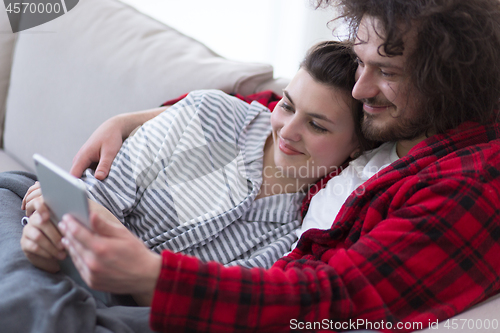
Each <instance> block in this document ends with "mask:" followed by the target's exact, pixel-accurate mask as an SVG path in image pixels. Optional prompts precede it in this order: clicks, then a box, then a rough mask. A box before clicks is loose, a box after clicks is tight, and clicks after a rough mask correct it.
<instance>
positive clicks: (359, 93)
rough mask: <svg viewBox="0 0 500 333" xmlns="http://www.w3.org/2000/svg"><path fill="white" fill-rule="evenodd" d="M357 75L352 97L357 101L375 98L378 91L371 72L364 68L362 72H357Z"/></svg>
mask: <svg viewBox="0 0 500 333" xmlns="http://www.w3.org/2000/svg"><path fill="white" fill-rule="evenodd" d="M357 74H358V75H356V76H357V77H358V80H357V81H356V84H355V85H354V87H353V88H352V97H354V98H355V99H357V100H363V99H369V98H373V97H376V96H377V95H378V94H379V92H380V90H379V88H378V85H377V80H376V79H375V77H374V74H373V72H372V71H371V70H367V69H366V68H365V69H364V70H363V71H362V72H358V73H357Z"/></svg>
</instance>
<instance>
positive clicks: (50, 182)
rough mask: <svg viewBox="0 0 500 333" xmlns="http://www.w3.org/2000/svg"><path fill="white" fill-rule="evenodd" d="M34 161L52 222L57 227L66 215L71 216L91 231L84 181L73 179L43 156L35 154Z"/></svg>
mask: <svg viewBox="0 0 500 333" xmlns="http://www.w3.org/2000/svg"><path fill="white" fill-rule="evenodd" d="M33 159H34V161H35V168H36V174H37V177H38V181H39V182H40V186H41V188H42V195H43V198H44V201H45V204H46V205H47V207H48V208H49V210H50V212H51V220H52V222H53V223H54V224H56V226H57V223H58V222H59V221H61V220H62V217H63V215H64V214H70V215H71V216H73V217H74V218H75V219H76V220H78V221H79V222H80V223H81V224H83V225H84V226H86V227H87V228H89V229H91V228H90V217H89V203H88V198H87V190H86V187H85V184H84V183H83V181H82V180H81V179H78V178H76V177H73V176H72V175H70V174H69V173H68V172H66V171H64V170H63V169H62V168H60V167H58V166H57V165H55V164H54V163H52V162H50V161H49V160H47V159H46V158H44V157H43V156H41V155H38V154H35V155H33Z"/></svg>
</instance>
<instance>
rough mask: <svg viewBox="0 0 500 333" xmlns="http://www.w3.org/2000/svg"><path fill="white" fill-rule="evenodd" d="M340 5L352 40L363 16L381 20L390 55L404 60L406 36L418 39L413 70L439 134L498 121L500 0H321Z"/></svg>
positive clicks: (429, 121)
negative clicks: (468, 124) (470, 124)
mask: <svg viewBox="0 0 500 333" xmlns="http://www.w3.org/2000/svg"><path fill="white" fill-rule="evenodd" d="M313 2H314V3H315V4H316V6H318V7H325V6H332V5H333V6H338V8H339V9H340V16H339V18H345V19H346V20H347V22H348V24H349V32H350V39H351V41H354V40H355V37H356V33H357V30H358V27H359V24H360V22H361V19H362V18H363V16H365V15H367V16H371V17H374V18H376V19H378V21H379V24H380V25H378V26H377V28H378V29H377V33H379V34H380V35H381V36H382V37H383V39H384V41H385V42H384V43H383V44H382V45H381V51H383V53H385V54H386V55H387V56H397V55H401V54H402V53H403V51H404V49H405V45H404V43H403V37H404V35H405V34H406V33H407V32H408V31H412V37H413V33H416V34H415V36H416V37H415V38H416V40H415V48H414V49H413V50H414V51H412V52H411V54H408V60H407V63H406V66H407V70H408V72H409V73H411V84H412V85H413V86H414V87H415V88H416V89H417V91H418V93H419V96H422V97H420V99H421V100H420V104H419V105H420V107H421V112H425V113H426V117H425V118H426V119H427V126H428V127H427V129H428V130H433V131H435V132H436V133H441V132H444V131H446V130H448V129H451V128H455V127H457V126H458V125H459V124H461V123H463V122H465V121H469V120H472V121H479V122H481V123H486V122H490V121H492V119H493V120H494V121H498V119H499V117H498V102H499V98H500V1H499V0H316V1H313Z"/></svg>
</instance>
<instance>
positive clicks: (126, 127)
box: [70, 106, 168, 180]
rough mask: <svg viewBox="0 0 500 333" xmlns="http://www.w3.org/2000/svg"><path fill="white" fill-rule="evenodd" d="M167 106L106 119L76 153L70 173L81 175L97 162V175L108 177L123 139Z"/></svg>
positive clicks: (100, 177)
mask: <svg viewBox="0 0 500 333" xmlns="http://www.w3.org/2000/svg"><path fill="white" fill-rule="evenodd" d="M167 108H168V106H164V107H160V108H155V109H150V110H145V111H138V112H132V113H124V114H120V115H117V116H114V117H112V118H110V119H108V120H106V121H105V122H104V123H102V124H101V125H100V126H99V127H98V128H97V129H96V130H95V131H94V133H92V135H91V136H90V138H89V139H88V140H87V142H85V144H84V145H83V146H82V147H81V148H80V150H79V151H78V153H77V154H76V155H75V157H74V158H73V165H72V167H71V170H70V173H71V174H72V175H73V176H75V177H80V176H81V175H82V173H83V171H84V170H85V169H86V168H88V167H90V166H91V165H92V164H93V163H97V168H96V172H95V177H96V178H97V179H99V180H103V179H104V178H106V177H107V176H108V173H109V169H110V168H111V164H112V163H113V159H114V158H115V156H116V154H117V153H118V151H119V150H120V147H121V146H122V143H123V141H124V140H125V139H126V138H127V137H128V136H129V135H130V133H132V131H133V130H134V129H135V128H137V127H138V126H141V125H142V124H144V123H145V122H146V121H148V120H150V119H152V118H154V117H156V116H157V115H159V114H160V113H162V112H163V111H165V110H166V109H167Z"/></svg>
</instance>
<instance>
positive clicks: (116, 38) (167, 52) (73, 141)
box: [0, 0, 500, 332]
mask: <svg viewBox="0 0 500 333" xmlns="http://www.w3.org/2000/svg"><path fill="white" fill-rule="evenodd" d="M286 84H287V80H286V79H275V78H273V69H272V67H271V66H270V65H267V64H259V63H247V62H238V61H232V60H229V59H225V58H223V57H221V56H219V55H217V54H215V53H214V52H212V51H211V50H210V49H208V48H207V47H205V46H204V45H203V44H201V43H199V42H198V41H196V40H194V39H192V38H190V37H188V36H185V35H183V34H181V33H179V32H178V31H176V30H174V29H172V28H170V27H168V26H166V25H164V24H162V23H159V22H157V21H155V20H153V19H151V18H149V17H147V16H145V15H143V14H141V13H139V12H137V11H136V10H135V9H133V8H131V7H129V6H127V5H125V4H123V3H121V2H119V1H116V0H80V1H79V2H78V4H77V5H76V6H75V7H74V8H73V9H71V10H70V11H68V12H67V13H66V14H65V15H63V16H61V17H59V18H57V19H55V20H53V21H50V22H48V23H46V24H43V25H40V26H38V27H35V28H32V29H29V30H26V31H23V32H20V33H16V34H14V33H12V30H11V27H10V24H9V21H8V17H7V14H6V11H5V7H4V6H1V5H0V147H1V149H0V172H2V171H10V170H24V171H33V168H34V167H33V162H32V155H33V154H34V153H35V152H36V153H40V154H42V155H44V156H46V157H47V158H49V159H50V160H52V161H54V162H55V163H57V164H58V165H60V166H62V167H63V168H64V169H66V170H69V168H70V166H71V162H72V158H73V156H74V155H75V154H76V152H77V151H78V149H79V148H80V146H81V145H82V144H83V143H84V142H85V140H86V139H87V138H88V137H89V136H90V134H91V133H92V132H93V131H94V130H95V129H96V128H97V127H98V125H99V124H101V123H102V122H103V121H104V120H106V119H108V118H110V117H112V116H114V115H116V114H120V113H124V112H131V111H137V110H143V109H150V108H154V107H157V106H159V105H160V104H162V103H163V102H164V101H166V100H169V99H172V98H175V97H177V96H179V95H181V94H184V93H186V92H189V91H191V90H195V89H204V88H215V89H221V90H223V91H225V92H228V93H239V94H243V95H247V94H251V93H255V92H259V91H264V90H273V91H275V92H278V93H279V92H281V89H282V88H283V87H284V86H285V85H286ZM453 319H456V320H455V321H453ZM453 319H450V321H448V322H446V321H444V322H442V323H440V325H439V327H438V328H432V329H428V330H429V331H432V332H448V331H453V332H475V331H476V329H475V328H476V327H477V323H479V322H481V323H483V326H484V323H485V320H486V319H488V320H489V321H490V322H492V321H494V320H496V321H497V324H498V322H499V321H500V297H493V298H491V299H489V300H487V301H485V302H483V303H482V304H480V305H478V306H475V307H474V308H472V309H470V310H468V311H466V312H464V313H462V314H460V315H458V316H457V317H455V318H453ZM470 320H473V321H474V326H472V324H470ZM464 323H465V326H464ZM454 324H457V326H458V328H456V329H453V328H454V327H456V326H455V325H454ZM469 327H473V328H472V329H471V328H469ZM497 327H498V326H497ZM480 331H481V332H499V331H500V328H497V329H493V328H490V329H489V330H488V329H484V328H483V329H481V330H480Z"/></svg>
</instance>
